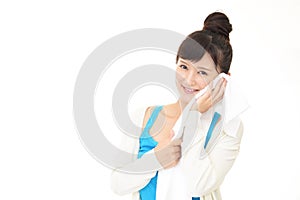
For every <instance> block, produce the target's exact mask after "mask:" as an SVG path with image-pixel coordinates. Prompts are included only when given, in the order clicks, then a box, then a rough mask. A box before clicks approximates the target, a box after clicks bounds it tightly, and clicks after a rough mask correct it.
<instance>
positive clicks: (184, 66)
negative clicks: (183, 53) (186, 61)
mask: <svg viewBox="0 0 300 200" xmlns="http://www.w3.org/2000/svg"><path fill="white" fill-rule="evenodd" d="M179 67H180V68H182V69H188V67H187V66H186V65H179Z"/></svg>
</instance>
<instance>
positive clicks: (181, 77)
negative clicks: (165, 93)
mask: <svg viewBox="0 0 300 200" xmlns="http://www.w3.org/2000/svg"><path fill="white" fill-rule="evenodd" d="M217 76H218V72H217V70H216V67H215V63H214V61H213V59H212V58H211V56H210V55H209V54H208V53H207V52H206V53H205V54H204V55H203V57H202V58H201V59H200V60H199V61H198V62H191V61H189V60H184V59H182V58H179V59H178V62H177V68H176V86H177V89H178V91H179V95H180V101H181V103H183V104H185V105H186V104H188V103H189V101H190V100H191V99H192V98H193V96H195V95H196V94H197V93H198V92H199V91H200V90H202V89H203V88H205V86H207V85H208V84H209V83H210V82H211V81H212V80H213V79H214V78H215V77H217Z"/></svg>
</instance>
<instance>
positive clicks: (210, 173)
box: [184, 123, 243, 196]
mask: <svg viewBox="0 0 300 200" xmlns="http://www.w3.org/2000/svg"><path fill="white" fill-rule="evenodd" d="M242 133H243V126H242V123H240V126H239V128H238V133H237V134H236V135H237V137H233V136H230V135H228V134H226V132H222V133H221V134H222V135H221V136H220V139H219V140H218V142H217V144H216V145H215V147H214V149H213V150H212V151H211V152H210V153H209V154H208V155H207V156H206V157H204V158H203V159H199V155H200V148H198V147H199V145H200V143H201V142H203V140H202V141H199V142H198V143H196V144H194V146H193V147H192V148H191V150H190V151H191V152H189V153H188V156H187V157H186V158H185V160H184V163H185V164H184V174H185V176H186V177H187V184H188V187H187V189H188V191H189V193H190V194H191V195H193V196H205V195H207V194H210V193H211V192H213V191H215V190H216V189H218V188H219V186H220V185H221V183H222V182H223V180H224V178H225V176H226V174H227V172H228V171H229V170H230V168H231V167H232V165H233V163H234V161H235V159H236V157H237V155H238V153H239V149H240V142H241V138H242Z"/></svg>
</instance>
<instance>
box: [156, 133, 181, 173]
mask: <svg viewBox="0 0 300 200" xmlns="http://www.w3.org/2000/svg"><path fill="white" fill-rule="evenodd" d="M171 132H172V133H171V134H170V138H168V139H166V140H164V141H160V142H159V143H158V145H157V146H156V147H155V148H154V152H155V156H156V158H157V160H158V161H159V163H160V164H161V166H163V168H164V169H168V168H171V167H174V166H176V165H177V164H178V162H179V160H180V158H181V143H182V140H181V139H174V140H173V141H171V139H172V137H173V136H174V131H173V130H171Z"/></svg>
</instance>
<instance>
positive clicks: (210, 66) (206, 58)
mask: <svg viewBox="0 0 300 200" xmlns="http://www.w3.org/2000/svg"><path fill="white" fill-rule="evenodd" d="M179 61H180V62H182V63H186V64H188V65H190V66H193V67H195V68H196V69H207V70H215V69H216V65H215V63H214V61H213V59H212V58H211V56H210V55H209V54H208V53H207V52H205V54H204V55H203V57H202V58H201V59H200V60H199V61H197V62H192V61H190V60H185V59H182V58H179Z"/></svg>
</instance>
